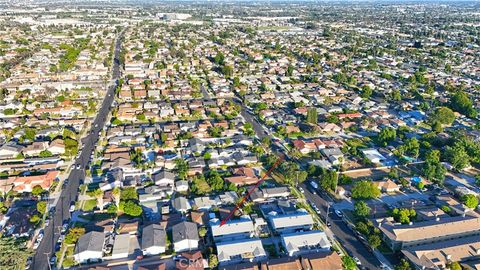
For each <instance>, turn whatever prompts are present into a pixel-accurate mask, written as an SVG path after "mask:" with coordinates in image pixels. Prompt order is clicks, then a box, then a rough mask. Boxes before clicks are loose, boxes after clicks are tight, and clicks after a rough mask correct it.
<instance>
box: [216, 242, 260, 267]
mask: <svg viewBox="0 0 480 270" xmlns="http://www.w3.org/2000/svg"><path fill="white" fill-rule="evenodd" d="M217 254H218V263H219V264H220V266H222V265H226V264H238V263H244V262H259V261H262V260H265V259H266V258H267V253H266V252H265V249H263V246H262V241H261V240H260V239H256V238H252V239H243V240H237V241H233V242H220V243H217Z"/></svg>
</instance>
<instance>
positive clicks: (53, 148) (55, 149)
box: [48, 139, 65, 155]
mask: <svg viewBox="0 0 480 270" xmlns="http://www.w3.org/2000/svg"><path fill="white" fill-rule="evenodd" d="M48 151H50V153H52V154H54V155H63V154H64V153H65V143H64V142H63V140H62V139H55V140H53V141H52V142H51V143H50V145H49V146H48Z"/></svg>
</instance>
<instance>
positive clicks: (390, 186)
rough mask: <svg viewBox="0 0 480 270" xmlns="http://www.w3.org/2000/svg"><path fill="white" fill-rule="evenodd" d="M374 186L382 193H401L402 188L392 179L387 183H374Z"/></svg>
mask: <svg viewBox="0 0 480 270" xmlns="http://www.w3.org/2000/svg"><path fill="white" fill-rule="evenodd" d="M373 184H374V185H375V186H376V187H377V188H378V189H380V190H381V191H382V192H387V193H393V192H399V191H400V187H399V186H398V185H397V184H396V183H395V182H393V181H392V180H390V179H388V180H387V181H374V182H373Z"/></svg>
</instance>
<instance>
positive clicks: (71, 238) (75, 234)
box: [64, 227, 85, 245]
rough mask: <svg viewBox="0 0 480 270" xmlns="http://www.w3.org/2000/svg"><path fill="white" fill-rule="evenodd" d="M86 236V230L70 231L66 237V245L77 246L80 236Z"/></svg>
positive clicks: (74, 229) (76, 229)
mask: <svg viewBox="0 0 480 270" xmlns="http://www.w3.org/2000/svg"><path fill="white" fill-rule="evenodd" d="M84 234H85V228H81V227H73V228H70V229H69V230H68V233H67V234H66V235H65V240H64V241H65V243H66V244H70V245H72V244H75V243H77V241H78V239H79V238H80V236H82V235H84Z"/></svg>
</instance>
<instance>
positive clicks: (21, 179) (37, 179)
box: [8, 171, 60, 193]
mask: <svg viewBox="0 0 480 270" xmlns="http://www.w3.org/2000/svg"><path fill="white" fill-rule="evenodd" d="M59 174H60V171H48V172H47V173H46V174H42V175H31V176H15V177H10V178H9V179H8V180H9V182H11V183H12V184H13V190H15V191H17V192H19V193H23V192H32V190H33V188H34V187H35V186H40V187H41V188H43V189H44V190H48V189H49V188H50V186H51V185H52V183H53V181H54V180H55V179H56V178H57V177H58V175H59Z"/></svg>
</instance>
